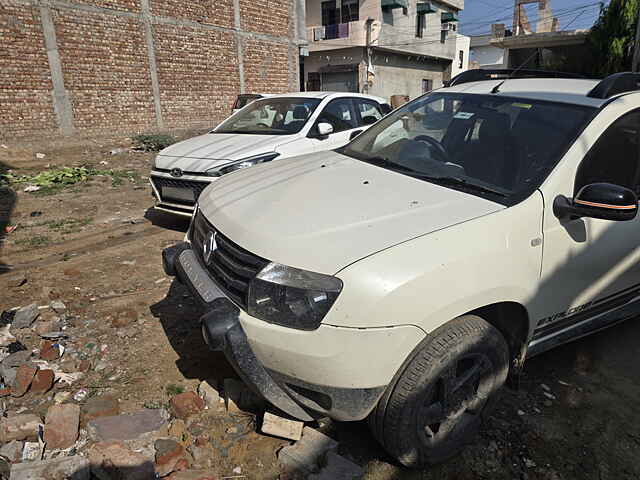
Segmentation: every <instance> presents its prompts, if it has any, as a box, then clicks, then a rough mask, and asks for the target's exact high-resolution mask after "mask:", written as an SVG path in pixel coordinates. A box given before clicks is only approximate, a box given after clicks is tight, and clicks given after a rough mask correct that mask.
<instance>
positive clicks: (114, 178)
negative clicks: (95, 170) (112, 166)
mask: <svg viewBox="0 0 640 480" xmlns="http://www.w3.org/2000/svg"><path fill="white" fill-rule="evenodd" d="M101 174H102V175H109V176H110V177H111V185H112V186H113V187H119V186H120V185H122V184H123V183H124V182H126V181H128V182H131V183H135V184H139V183H142V182H143V181H144V179H143V178H142V177H141V176H140V174H139V173H138V172H136V171H135V170H107V171H103V172H101Z"/></svg>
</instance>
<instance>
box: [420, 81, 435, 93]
mask: <svg viewBox="0 0 640 480" xmlns="http://www.w3.org/2000/svg"><path fill="white" fill-rule="evenodd" d="M431 90H433V80H431V79H427V78H423V79H422V93H428V92H430V91H431Z"/></svg>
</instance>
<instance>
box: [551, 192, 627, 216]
mask: <svg viewBox="0 0 640 480" xmlns="http://www.w3.org/2000/svg"><path fill="white" fill-rule="evenodd" d="M553 213H554V215H555V216H556V217H558V218H559V219H560V220H562V219H565V218H570V219H575V218H580V217H589V218H599V219H601V220H615V221H625V220H633V219H634V218H635V217H636V214H637V213H638V196H637V195H636V194H635V193H634V192H633V191H631V190H629V189H628V188H625V187H621V186H620V185H613V184H611V183H591V184H589V185H585V186H584V187H582V188H581V189H580V191H579V192H578V194H577V195H576V196H575V198H573V199H571V198H567V197H565V196H564V195H558V196H557V197H556V199H555V200H554V202H553Z"/></svg>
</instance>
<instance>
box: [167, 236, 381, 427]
mask: <svg viewBox="0 0 640 480" xmlns="http://www.w3.org/2000/svg"><path fill="white" fill-rule="evenodd" d="M162 258H163V266H164V270H165V272H166V273H167V274H168V275H171V276H175V277H177V278H178V279H179V280H180V282H182V283H183V284H185V285H186V286H187V288H188V289H189V290H190V291H191V293H192V294H193V295H194V296H195V297H196V298H197V299H198V300H199V301H200V302H201V303H202V304H203V305H204V306H205V309H206V313H205V314H204V315H203V316H202V317H201V318H200V323H201V326H202V333H203V336H204V339H205V342H206V343H207V344H208V345H209V347H210V348H211V349H212V350H214V351H222V352H224V354H225V356H226V358H227V360H228V361H229V363H230V364H231V365H232V366H233V367H234V369H235V370H236V372H237V373H238V375H239V376H240V378H242V380H243V381H244V382H245V383H246V384H247V386H248V387H249V388H251V389H252V390H254V391H255V392H256V393H258V394H260V395H261V396H263V397H264V398H265V399H266V400H268V401H269V402H270V403H271V404H273V405H274V406H275V407H277V408H279V409H280V410H282V411H283V412H285V413H287V414H289V415H291V416H292V417H295V418H298V419H300V420H303V421H311V420H313V419H314V418H320V417H324V416H329V417H332V418H335V419H337V420H361V419H363V418H365V417H366V416H367V415H368V413H369V412H370V411H371V410H372V409H373V408H374V407H375V405H376V403H377V402H378V399H379V398H380V397H381V396H382V394H383V393H384V390H385V387H384V386H383V387H374V388H343V387H331V386H325V385H318V384H314V383H308V382H305V381H304V380H301V379H299V378H293V377H292V376H289V375H285V374H283V373H280V372H276V371H274V370H270V369H268V368H266V367H265V366H264V365H263V364H262V362H261V361H260V360H259V359H258V357H257V356H256V354H255V353H254V351H253V349H252V347H251V344H250V341H249V339H248V337H247V334H246V333H245V329H244V328H243V326H242V323H241V317H242V315H246V314H244V312H242V310H240V308H238V307H237V306H236V305H235V304H234V303H233V302H232V301H231V300H229V299H228V298H227V297H226V296H225V294H224V293H223V292H222V291H221V290H220V288H218V286H217V285H216V284H215V283H214V281H213V280H212V279H211V277H210V276H209V274H208V273H207V271H206V269H205V268H204V267H203V266H202V264H201V263H200V260H199V259H198V257H197V256H196V254H195V253H194V252H193V250H192V249H191V245H190V244H189V243H186V242H183V243H179V244H177V245H175V246H173V247H169V248H167V249H165V250H164V251H163V252H162Z"/></svg>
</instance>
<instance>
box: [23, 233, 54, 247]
mask: <svg viewBox="0 0 640 480" xmlns="http://www.w3.org/2000/svg"><path fill="white" fill-rule="evenodd" d="M15 243H16V245H24V246H27V247H46V246H47V245H49V244H50V243H51V240H50V239H49V237H47V236H46V235H34V236H33V237H27V238H21V239H20V240H16V241H15Z"/></svg>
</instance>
